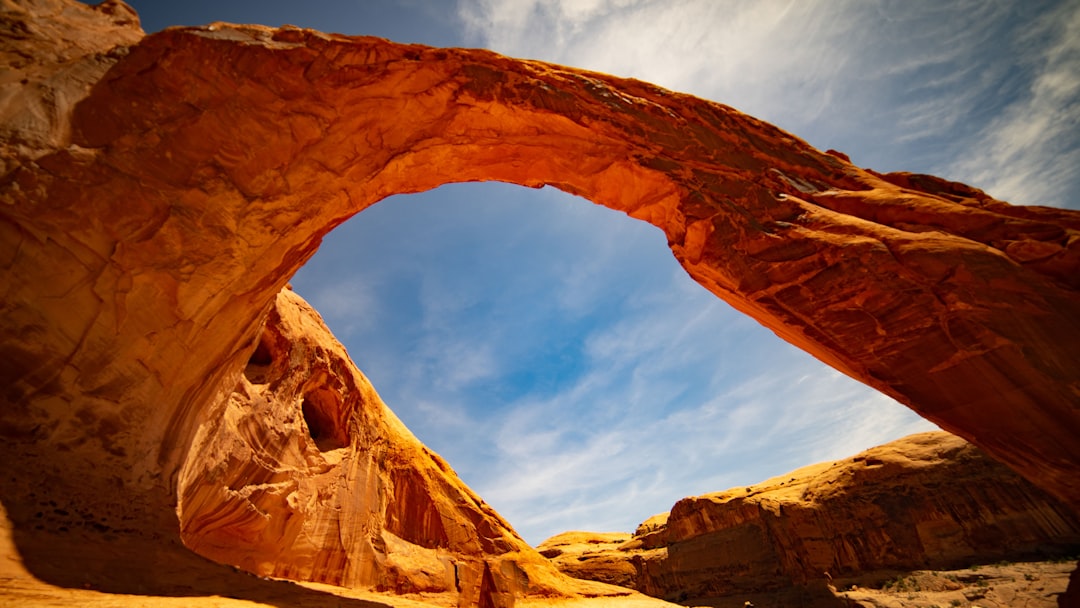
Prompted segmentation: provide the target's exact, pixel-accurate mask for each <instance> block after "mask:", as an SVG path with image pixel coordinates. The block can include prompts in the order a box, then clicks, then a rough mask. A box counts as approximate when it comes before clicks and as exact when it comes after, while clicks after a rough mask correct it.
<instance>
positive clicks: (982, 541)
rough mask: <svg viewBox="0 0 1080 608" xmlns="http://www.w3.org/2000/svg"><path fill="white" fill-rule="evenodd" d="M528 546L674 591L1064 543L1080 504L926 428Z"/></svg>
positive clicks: (1055, 548) (765, 584) (941, 566)
mask: <svg viewBox="0 0 1080 608" xmlns="http://www.w3.org/2000/svg"><path fill="white" fill-rule="evenodd" d="M538 548H539V550H540V553H541V554H542V555H544V556H545V557H548V558H550V559H551V560H552V561H553V562H554V563H555V564H556V565H558V567H559V569H560V570H562V571H563V572H565V573H567V574H570V575H571V576H575V577H578V578H583V579H588V580H596V581H602V582H606V583H611V584H616V585H622V586H625V587H628V588H631V589H637V590H639V591H643V592H645V593H648V594H649V595H653V596H655V597H660V598H664V599H668V600H684V599H687V598H716V597H723V596H729V595H745V594H748V593H758V592H763V591H768V590H783V589H785V588H788V587H794V586H807V585H810V586H813V585H816V586H817V587H819V588H820V589H824V588H825V587H826V585H827V584H829V583H830V582H835V585H836V586H837V587H841V586H844V585H843V583H842V581H844V579H848V581H851V580H854V579H859V578H864V577H866V576H867V575H875V574H877V575H880V576H881V577H882V578H883V579H884V578H887V577H889V576H891V575H893V574H895V573H897V572H910V571H913V570H924V569H925V570H945V569H954V568H961V567H966V566H969V565H972V564H980V563H981V564H985V563H989V562H997V561H1018V560H1022V559H1047V558H1052V557H1060V556H1067V555H1073V554H1074V552H1075V551H1076V550H1077V549H1078V548H1080V517H1078V516H1077V515H1076V514H1075V513H1074V512H1073V511H1071V510H1070V509H1069V508H1068V507H1066V506H1064V505H1063V504H1061V503H1060V502H1059V501H1057V500H1056V499H1054V498H1053V497H1051V496H1049V495H1048V494H1046V493H1044V492H1042V491H1040V490H1038V489H1037V488H1035V487H1034V486H1032V485H1031V483H1030V482H1028V481H1027V480H1025V479H1023V478H1022V477H1020V476H1019V475H1017V474H1016V473H1015V472H1013V471H1012V470H1011V469H1009V468H1007V467H1005V466H1003V465H1002V464H1000V463H998V462H996V461H994V460H992V459H990V458H989V457H987V456H986V455H985V454H984V453H983V452H982V451H981V450H979V449H978V448H976V447H975V446H973V445H971V444H970V443H967V442H966V441H964V440H963V439H961V438H959V437H956V436H954V435H951V434H949V433H943V432H934V433H921V434H918V435H912V436H910V437H905V438H904V439H900V440H898V441H894V442H892V443H889V444H886V445H883V446H880V447H876V448H872V449H870V450H867V451H865V452H862V453H860V454H858V455H856V456H854V457H852V458H847V459H844V460H838V461H836V462H827V463H823V464H818V465H813V466H809V467H804V468H802V469H799V470H796V471H792V472H791V473H789V474H787V475H781V476H779V477H775V478H773V479H769V480H767V481H764V482H762V483H759V484H755V485H753V486H749V487H744V488H732V489H730V490H727V491H725V492H719V493H716V494H706V495H704V496H695V497H691V498H684V499H683V500H680V501H679V502H678V503H676V504H675V507H674V508H673V509H672V510H671V513H670V514H668V513H663V514H660V515H657V516H654V517H652V518H650V519H649V520H647V521H646V522H645V523H643V524H642V525H641V526H639V527H638V529H637V530H636V531H635V532H634V534H617V533H615V534H612V533H606V534H605V533H590V532H567V533H565V534H560V535H557V536H554V537H552V538H550V539H548V540H546V541H544V542H543V543H541V544H540V546H539V547H538ZM826 573H828V574H826Z"/></svg>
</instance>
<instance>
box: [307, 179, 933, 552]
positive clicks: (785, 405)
mask: <svg viewBox="0 0 1080 608" xmlns="http://www.w3.org/2000/svg"><path fill="white" fill-rule="evenodd" d="M292 284H293V287H294V289H295V290H296V291H297V292H298V293H300V294H301V295H303V296H304V297H305V298H307V299H308V300H309V301H310V302H311V303H312V304H313V305H314V306H315V308H316V309H317V310H319V311H320V313H321V314H322V315H323V317H324V318H325V320H326V321H327V324H328V325H329V326H330V327H331V328H332V329H333V330H334V332H335V333H336V334H337V335H338V337H339V339H341V340H342V341H343V343H344V344H345V345H346V347H347V348H348V349H349V352H350V355H351V356H352V357H353V359H354V360H355V361H356V362H357V364H358V365H359V367H360V368H361V369H362V370H363V371H364V372H365V373H366V374H367V375H368V376H369V378H370V379H371V380H372V383H373V384H374V385H375V387H376V389H377V390H378V391H379V392H380V394H381V395H382V397H383V399H384V400H385V401H386V402H387V403H388V404H389V405H390V407H391V409H393V410H394V412H395V413H396V414H397V415H398V416H399V417H401V418H402V420H403V421H404V422H405V424H406V425H407V426H408V427H409V428H410V429H412V430H413V432H414V433H416V434H417V435H418V436H419V437H420V439H421V440H422V441H423V442H424V443H425V444H426V445H428V446H429V447H431V448H432V449H434V450H435V451H437V452H439V453H440V454H441V455H443V456H444V457H445V458H446V459H447V460H448V461H449V462H450V464H451V465H452V466H454V467H455V469H456V470H457V471H458V473H459V474H460V475H461V476H462V478H463V479H464V480H465V481H466V483H468V484H469V485H470V486H471V487H473V489H474V490H476V491H477V492H478V493H479V494H480V495H481V496H483V497H484V498H485V500H487V501H488V502H489V503H490V504H492V505H493V506H494V507H495V508H496V509H497V510H499V511H500V513H502V514H503V515H504V516H505V517H507V518H508V519H509V521H510V522H511V524H512V525H514V526H515V528H516V529H517V530H518V531H519V532H520V533H521V534H522V535H523V536H525V538H526V539H527V540H529V541H530V542H533V543H538V542H540V541H542V540H543V539H544V538H547V537H548V536H550V535H552V534H555V533H558V532H562V531H565V530H567V529H602V530H624V531H626V530H632V529H633V528H634V527H636V526H637V524H638V523H640V522H641V521H643V520H644V519H645V518H647V517H649V516H650V515H653V514H654V513H658V512H662V511H666V510H668V509H669V508H670V507H671V505H672V504H674V502H675V501H676V500H678V499H679V498H681V497H683V496H687V495H692V494H701V493H705V492H710V491H717V490H722V489H726V488H728V487H733V486H740V485H748V484H751V483H755V482H758V481H761V480H763V479H765V478H767V477H771V476H773V475H778V474H781V473H784V472H786V471H788V470H791V469H794V468H797V467H799V466H803V465H805V464H809V463H811V462H818V461H821V460H826V459H832V458H840V457H843V456H847V455H850V454H852V453H854V452H857V451H859V450H861V449H864V448H866V447H870V446H872V445H877V444H879V443H883V442H885V441H888V440H891V439H894V438H897V437H901V436H903V435H906V434H909V433H912V432H917V431H921V430H928V429H932V428H935V427H934V426H933V425H932V424H931V423H929V422H926V421H924V420H922V419H921V418H919V417H918V416H917V415H916V414H914V413H913V412H911V411H909V410H908V409H907V408H905V407H903V406H901V405H899V404H897V403H896V402H894V401H892V400H891V399H889V398H887V397H885V396H884V395H881V394H879V393H877V392H876V391H874V390H873V389H870V388H868V387H865V386H863V385H861V384H859V383H858V382H856V381H854V380H851V379H850V378H847V377H845V376H843V375H841V374H840V373H839V372H836V371H835V370H832V369H831V368H828V367H826V366H825V365H824V364H821V363H820V362H818V361H816V360H815V359H813V358H812V357H810V355H807V354H806V353H804V352H802V351H800V350H798V349H797V348H795V347H793V346H790V345H788V344H786V343H784V342H782V341H781V340H780V339H779V338H777V337H776V336H775V335H773V334H772V333H771V332H770V331H769V330H766V329H765V328H763V327H761V326H760V325H758V324H757V322H756V321H754V320H752V319H750V318H749V317H746V316H745V315H743V314H741V313H739V312H737V311H735V310H734V309H732V308H731V307H730V306H728V305H727V304H725V303H724V302H723V301H721V300H719V299H717V298H716V297H715V296H714V295H712V294H711V293H709V292H708V291H706V290H705V289H704V288H703V287H701V286H700V285H698V284H697V283H696V282H694V281H693V279H691V278H690V277H689V276H688V275H687V274H686V273H685V271H683V269H682V268H681V267H680V266H679V264H678V263H677V262H676V260H675V258H674V257H673V256H672V255H671V252H670V250H669V249H668V248H667V245H666V242H665V239H664V236H663V234H662V233H661V232H660V231H659V230H657V229H656V228H655V227H653V226H651V225H649V224H646V223H644V222H640V221H637V220H634V219H631V218H629V217H627V216H625V215H623V214H621V213H618V212H615V211H612V210H609V209H606V208H604V207H600V206H597V205H593V204H591V203H589V202H588V201H585V200H583V199H580V198H577V197H574V196H571V195H567V194H564V193H562V192H559V191H557V190H554V189H551V188H545V189H543V190H540V191H535V190H531V189H527V188H522V187H519V186H513V185H508V184H500V183H484V184H452V185H447V186H443V187H441V188H438V189H437V190H435V191H432V192H428V193H423V194H416V195H400V196H395V197H391V198H390V199H387V200H385V201H383V202H381V203H378V204H377V205H375V206H374V207H371V208H369V209H367V210H365V211H363V212H361V213H360V214H359V215H357V216H356V217H354V218H352V219H351V220H349V221H348V222H346V223H345V224H343V225H342V226H339V227H338V228H336V229H335V230H334V232H332V233H331V234H330V235H329V236H328V237H327V238H326V239H325V241H324V243H323V246H322V248H321V249H320V251H319V253H318V254H316V256H315V257H314V258H312V260H311V261H309V262H308V264H307V265H305V266H304V267H303V268H302V269H301V270H300V271H299V272H298V273H297V275H296V276H295V277H294V279H293V281H292Z"/></svg>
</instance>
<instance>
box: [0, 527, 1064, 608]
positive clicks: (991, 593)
mask: <svg viewBox="0 0 1080 608" xmlns="http://www.w3.org/2000/svg"><path fill="white" fill-rule="evenodd" d="M13 532H14V531H13V529H12V526H11V523H10V521H9V520H8V518H7V517H6V513H4V512H3V509H2V507H0V606H4V607H11V608H30V607H33V608H39V607H49V606H63V607H68V606H87V607H90V608H140V607H143V606H146V607H151V606H152V607H159V606H160V607H164V608H170V607H176V608H180V607H190V608H234V607H235V608H240V607H254V606H265V607H275V608H286V607H289V608H322V607H334V608H448V607H451V606H455V605H456V598H455V597H452V596H449V595H436V596H404V597H403V596H394V595H386V594H380V593H374V592H370V591H364V590H357V589H345V588H341V587H334V586H331V585H320V584H315V583H306V584H297V583H293V582H289V581H280V580H269V579H261V578H259V577H255V576H251V575H248V574H245V573H242V572H237V571H235V570H233V569H232V568H228V567H224V566H220V565H218V564H213V563H211V562H208V561H206V560H203V559H202V558H199V557H198V556H195V555H194V554H191V553H190V552H186V551H183V550H180V551H172V550H167V549H166V550H163V551H162V552H161V555H162V556H164V557H160V556H159V559H160V561H159V562H158V565H159V566H161V567H163V568H164V569H167V570H168V572H167V573H161V575H160V576H154V578H155V579H156V585H157V586H156V587H152V588H147V589H146V591H139V585H137V584H135V583H134V582H132V581H131V580H126V581H124V580H123V579H124V574H125V573H122V572H113V573H111V574H113V577H111V578H110V577H104V578H100V577H99V578H98V579H97V580H102V581H106V582H110V581H111V582H112V583H113V584H114V586H116V588H113V589H99V588H94V586H95V585H94V584H93V583H82V584H79V583H77V582H76V581H77V580H79V579H78V578H77V577H75V576H70V577H68V578H66V579H64V580H65V581H66V582H65V583H63V584H57V583H56V582H55V581H54V582H47V581H46V580H42V578H41V577H39V576H37V575H35V573H33V572H31V569H30V568H28V567H27V565H26V564H24V562H23V558H22V556H21V554H20V551H19V550H18V549H17V548H16V542H15V540H14V534H13ZM22 542H23V543H24V544H25V542H26V541H25V540H23V541H22ZM24 548H25V547H24ZM35 550H36V551H38V552H39V553H40V552H41V551H43V549H42V548H40V547H36V548H35ZM112 550H113V551H114V552H118V553H123V552H124V547H123V546H122V545H120V546H115V545H114V546H113V547H112ZM94 555H95V556H96V557H101V556H103V555H106V553H105V552H104V551H101V550H98V551H97V552H96V553H95V554H94ZM56 559H57V561H59V562H65V561H66V562H67V563H82V562H84V561H85V560H83V559H80V558H79V556H72V555H56ZM120 563H122V562H120ZM1076 568H1077V563H1076V562H1075V561H1063V562H1036V563H1013V564H995V565H988V566H981V567H975V568H968V569H965V570H953V571H947V572H946V571H935V572H930V571H920V572H912V573H903V574H898V575H896V576H894V577H892V578H891V579H889V580H887V581H873V582H871V581H834V584H835V586H836V587H837V588H838V589H839V590H838V591H837V592H836V593H835V594H833V593H828V591H827V590H826V589H825V588H824V587H823V588H822V589H821V590H818V591H819V592H815V593H813V594H812V596H808V595H806V594H805V592H803V594H802V595H800V594H799V593H798V592H795V593H789V594H787V595H784V596H778V595H776V594H757V595H754V596H748V597H738V598H734V597H732V598H726V599H723V600H710V601H702V602H693V601H691V602H688V604H689V605H697V606H711V607H714V608H729V607H730V608H742V607H743V605H744V602H745V601H752V602H753V603H754V605H755V606H757V607H760V608H785V607H788V606H791V607H798V608H809V607H811V606H813V607H822V608H832V607H836V608H841V607H843V608H850V607H858V608H933V607H935V606H936V607H937V608H947V607H948V608H954V607H963V608H974V607H979V608H1058V607H1059V606H1060V604H1059V603H1058V597H1059V596H1060V595H1061V594H1063V593H1064V592H1065V589H1066V588H1067V587H1068V585H1069V576H1070V574H1071V573H1072V572H1073V571H1074V570H1075V569H1076ZM137 570H138V568H135V569H134V571H137ZM155 574H158V573H155ZM131 576H134V575H129V576H128V578H130V577H131ZM118 581H122V582H123V583H124V584H122V585H121V584H120V583H119V582H118ZM177 581H179V582H177ZM181 583H182V584H181ZM162 590H165V591H162ZM133 591H134V592H133ZM517 606H518V607H519V608H663V607H668V608H670V607H671V606H675V604H670V603H668V602H664V601H661V600H657V599H653V598H649V597H645V596H643V595H630V596H625V597H606V598H593V599H574V600H550V599H521V600H519V601H518V602H517Z"/></svg>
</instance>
